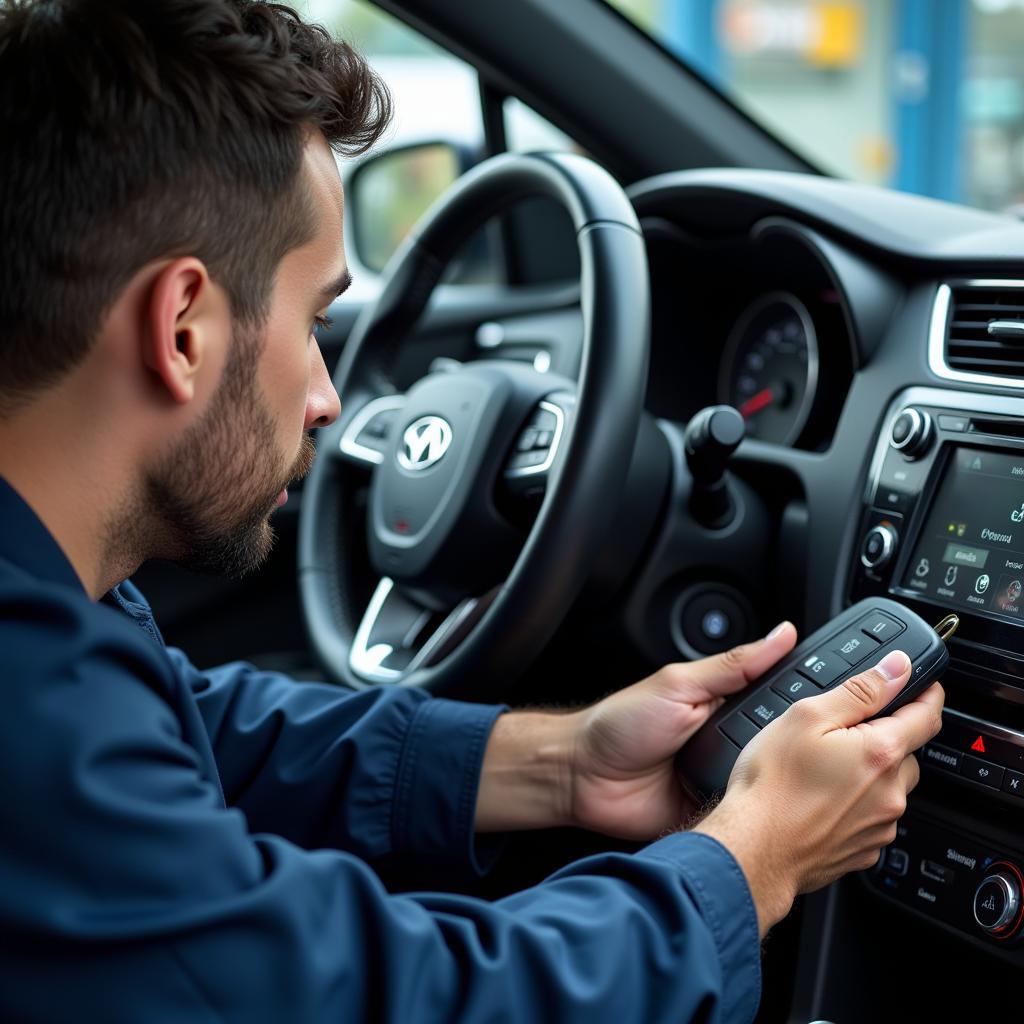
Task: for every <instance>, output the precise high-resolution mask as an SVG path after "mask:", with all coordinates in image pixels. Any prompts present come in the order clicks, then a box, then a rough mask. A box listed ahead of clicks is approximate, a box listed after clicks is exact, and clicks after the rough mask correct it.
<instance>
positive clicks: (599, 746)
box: [570, 622, 796, 839]
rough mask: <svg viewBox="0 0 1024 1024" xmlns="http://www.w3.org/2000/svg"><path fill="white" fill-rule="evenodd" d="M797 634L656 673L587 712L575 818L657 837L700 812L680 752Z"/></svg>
mask: <svg viewBox="0 0 1024 1024" xmlns="http://www.w3.org/2000/svg"><path fill="white" fill-rule="evenodd" d="M795 643H796V629H794V627H793V626H792V625H791V624H790V623H788V622H784V623H782V624H781V625H779V626H776V627H775V629H773V630H772V631H771V633H769V634H768V636H767V637H765V638H764V639H763V640H758V641H755V642H754V643H750V644H744V645H742V646H740V647H734V648H732V650H729V651H726V652H725V653H723V654H718V655H715V656H714V657H710V658H704V659H702V660H701V661H695V662H690V663H688V664H682V663H674V664H670V665H665V666H664V668H661V669H659V670H658V671H657V672H655V673H654V675H651V676H648V677H647V678H646V679H643V680H641V681H640V682H639V683H634V684H633V685H632V686H629V687H627V688H626V689H624V690H619V691H618V692H617V693H613V694H612V695H611V696H609V697H606V698H605V699H604V700H602V701H600V702H599V703H598V704H595V705H593V707H590V708H587V709H586V710H584V711H582V712H580V713H579V715H580V723H579V728H578V730H577V732H576V743H575V748H574V750H573V753H572V765H571V771H570V783H571V787H572V789H571V794H570V800H571V803H570V817H571V819H572V821H573V823H574V824H576V825H579V826H580V827H582V828H588V829H592V830H593V831H596V832H604V833H606V834H608V835H613V836H619V837H620V838H624V839H653V838H654V837H656V836H658V835H660V834H661V833H662V832H664V831H665V830H666V829H672V828H679V826H680V825H682V824H683V822H684V821H685V820H686V819H687V818H688V817H689V816H690V815H691V814H692V813H693V811H694V810H695V809H696V808H695V807H694V806H693V805H692V804H691V803H690V802H689V800H688V798H687V797H686V795H685V793H684V791H683V788H682V786H681V785H680V784H679V779H678V776H677V774H676V770H675V765H674V759H675V755H676V752H677V751H678V750H679V748H680V747H681V746H682V745H683V744H684V743H685V742H686V741H687V740H688V739H689V738H690V737H691V736H692V735H693V734H694V733H695V732H696V731H697V730H698V729H699V728H700V727H701V726H702V725H703V724H704V723H705V722H706V721H707V720H708V719H709V718H710V717H711V715H712V714H713V713H714V712H715V711H716V710H717V709H718V708H719V706H720V705H721V704H722V703H723V701H724V700H725V698H726V697H727V696H729V695H731V694H734V693H737V692H738V691H740V690H742V689H743V688H744V687H746V686H748V685H749V684H750V683H751V682H753V680H755V679H757V678H758V677H759V676H761V675H763V674H764V673H765V672H767V671H768V669H770V668H771V667H772V665H774V664H775V663H776V662H777V661H778V660H779V659H780V658H783V657H785V656H786V655H787V654H788V653H789V652H790V651H791V650H792V648H793V645H794V644H795Z"/></svg>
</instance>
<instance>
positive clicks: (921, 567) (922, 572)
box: [914, 558, 931, 579]
mask: <svg viewBox="0 0 1024 1024" xmlns="http://www.w3.org/2000/svg"><path fill="white" fill-rule="evenodd" d="M930 569H931V565H930V564H929V563H928V559H927V558H922V559H921V561H920V562H918V563H917V568H916V569H915V570H914V575H915V576H917V577H918V579H920V578H922V577H924V576H927V575H928V572H929V570H930Z"/></svg>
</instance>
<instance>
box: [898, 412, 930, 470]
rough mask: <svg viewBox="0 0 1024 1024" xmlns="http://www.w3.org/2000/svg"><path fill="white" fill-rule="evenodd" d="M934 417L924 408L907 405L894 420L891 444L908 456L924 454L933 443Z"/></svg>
mask: <svg viewBox="0 0 1024 1024" xmlns="http://www.w3.org/2000/svg"><path fill="white" fill-rule="evenodd" d="M933 433H934V431H933V430H932V418H931V416H929V415H928V413H926V412H925V411H924V410H923V409H915V408H914V407H913V406H907V408H906V409H904V410H903V411H902V412H901V413H900V414H899V415H898V416H897V417H896V419H894V420H893V421H892V427H891V428H890V430H889V444H890V445H892V447H893V448H895V449H896V451H898V452H902V453H903V454H904V455H906V456H907V457H908V458H911V459H913V458H916V457H917V456H918V455H923V454H924V453H925V452H926V451H927V450H928V446H929V445H930V444H931V443H932V434H933Z"/></svg>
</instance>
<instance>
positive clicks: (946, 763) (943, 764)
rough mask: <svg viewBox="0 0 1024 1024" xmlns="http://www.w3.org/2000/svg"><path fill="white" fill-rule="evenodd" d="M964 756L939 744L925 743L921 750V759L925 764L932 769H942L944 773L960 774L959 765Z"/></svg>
mask: <svg viewBox="0 0 1024 1024" xmlns="http://www.w3.org/2000/svg"><path fill="white" fill-rule="evenodd" d="M963 757H964V755H963V754H961V753H960V751H959V750H953V749H951V748H950V747H944V746H943V745H942V744H941V743H926V744H925V745H924V746H923V747H922V748H921V758H922V760H923V761H924V763H925V764H928V765H931V766H932V767H933V768H942V769H943V770H944V771H947V772H952V773H953V774H954V775H959V774H960V765H961V762H962V761H963Z"/></svg>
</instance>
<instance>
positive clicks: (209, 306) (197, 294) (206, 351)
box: [143, 256, 230, 404]
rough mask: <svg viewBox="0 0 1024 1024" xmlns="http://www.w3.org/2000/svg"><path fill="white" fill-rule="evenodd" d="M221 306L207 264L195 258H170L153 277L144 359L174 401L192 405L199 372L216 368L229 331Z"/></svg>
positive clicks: (222, 301)
mask: <svg viewBox="0 0 1024 1024" xmlns="http://www.w3.org/2000/svg"><path fill="white" fill-rule="evenodd" d="M225 307H226V302H225V300H224V298H223V296H222V295H220V294H219V289H217V288H216V287H215V286H214V284H213V282H212V281H211V280H210V275H209V273H208V272H207V269H206V267H205V265H204V264H203V263H202V261H201V260H197V259H196V258H195V257H193V256H185V257H182V258H180V259H176V260H172V261H171V262H170V263H168V264H167V265H166V266H165V267H164V268H163V269H162V270H161V271H160V272H159V274H158V275H157V276H156V278H155V279H154V281H153V285H152V288H151V291H150V297H149V302H148V305H147V308H146V314H145V315H146V319H147V321H148V323H147V327H148V330H147V331H146V332H144V335H143V339H144V340H143V345H144V351H143V360H144V361H145V364H146V366H147V367H148V368H149V369H150V370H152V371H153V373H154V374H155V375H156V377H157V378H158V380H159V381H160V382H161V383H162V384H163V386H164V387H165V388H166V389H167V392H168V394H169V395H170V397H171V398H172V399H173V400H174V401H175V402H179V403H182V404H184V403H186V402H190V401H191V400H192V398H193V397H194V396H195V391H196V381H197V379H198V377H199V375H200V373H201V372H202V371H203V370H205V369H207V368H208V366H209V365H210V364H211V363H213V364H214V365H215V364H216V361H217V359H216V357H217V354H218V351H219V350H221V349H222V348H223V347H224V346H225V344H226V342H227V337H226V335H227V333H228V331H229V330H230V319H229V317H228V315H227V310H226V308H225Z"/></svg>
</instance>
